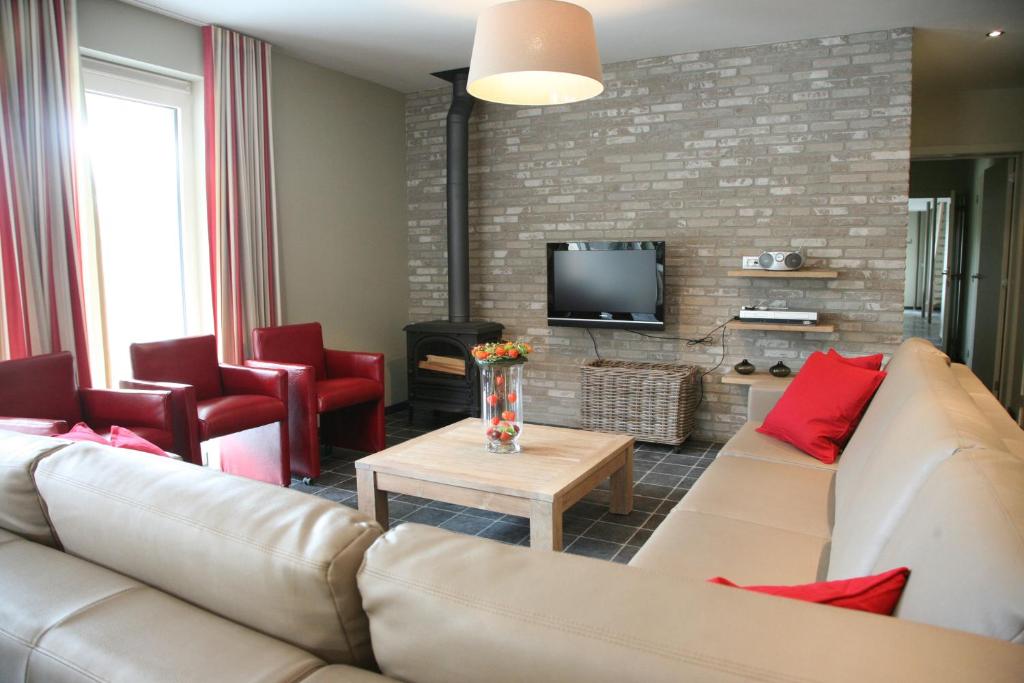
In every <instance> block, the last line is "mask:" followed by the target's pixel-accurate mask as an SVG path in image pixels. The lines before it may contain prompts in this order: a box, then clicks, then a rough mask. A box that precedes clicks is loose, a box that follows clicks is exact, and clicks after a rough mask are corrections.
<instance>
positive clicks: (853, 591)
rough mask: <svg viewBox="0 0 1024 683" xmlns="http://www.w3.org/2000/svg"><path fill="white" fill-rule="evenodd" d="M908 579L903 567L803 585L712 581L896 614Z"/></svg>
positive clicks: (746, 588)
mask: <svg viewBox="0 0 1024 683" xmlns="http://www.w3.org/2000/svg"><path fill="white" fill-rule="evenodd" d="M908 576H910V570H909V569H907V568H906V567H900V568H899V569H890V570H889V571H887V572H885V573H883V574H875V575H874V576H861V577H858V578H855V579H840V580H838V581H819V582H817V583H805V584H802V585H799V586H737V585H736V584H735V583H733V582H732V581H730V580H729V579H723V578H722V577H721V576H716V577H715V578H713V579H708V580H709V581H711V583H718V584H721V585H723V586H734V587H736V588H742V589H744V590H748V591H755V592H758V593H767V594H768V595H777V596H779V597H783V598H793V599H794V600H805V601H806V602H817V603H819V604H823V605H833V606H835V607H845V608H847V609H858V610H862V611H864V612H874V613H875V614H892V612H893V610H895V609H896V603H898V602H899V601H900V595H902V594H903V587H904V586H905V585H906V584H907V577H908Z"/></svg>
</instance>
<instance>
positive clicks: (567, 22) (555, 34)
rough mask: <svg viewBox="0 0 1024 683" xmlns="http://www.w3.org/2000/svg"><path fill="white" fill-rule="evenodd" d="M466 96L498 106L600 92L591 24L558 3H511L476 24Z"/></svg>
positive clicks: (524, 0)
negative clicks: (496, 103)
mask: <svg viewBox="0 0 1024 683" xmlns="http://www.w3.org/2000/svg"><path fill="white" fill-rule="evenodd" d="M466 89H467V90H468V91H469V94H470V95H472V96H473V97H476V98H479V99H481V100H488V101H490V102H501V103H503V104H524V105H539V104H565V103H567V102H578V101H579V100H585V99H588V98H590V97H594V96H595V95H600V94H601V92H602V91H603V90H604V84H603V83H602V82H601V58H600V56H599V55H598V53H597V39H596V38H595V37H594V19H593V17H591V16H590V12H588V11H587V10H585V9H583V8H582V7H580V6H579V5H574V4H572V3H569V2H559V0H515V1H514V2H505V3H501V4H499V5H492V6H491V7H488V8H487V9H485V10H484V11H483V12H482V13H481V14H480V17H479V18H478V19H477V22H476V37H475V39H474V40H473V56H472V58H471V59H470V62H469V82H468V84H467V86H466Z"/></svg>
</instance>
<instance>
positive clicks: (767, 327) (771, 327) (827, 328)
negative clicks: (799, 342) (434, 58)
mask: <svg viewBox="0 0 1024 683" xmlns="http://www.w3.org/2000/svg"><path fill="white" fill-rule="evenodd" d="M728 328H729V329H730V330H762V331H764V332H835V331H836V326H835V325H824V324H818V325H794V324H789V323H750V322H745V321H742V320H732V321H730V322H729V324H728Z"/></svg>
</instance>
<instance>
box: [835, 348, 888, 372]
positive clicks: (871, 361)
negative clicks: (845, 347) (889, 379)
mask: <svg viewBox="0 0 1024 683" xmlns="http://www.w3.org/2000/svg"><path fill="white" fill-rule="evenodd" d="M828 355H829V357H831V358H836V359H838V360H841V361H843V362H844V363H847V364H849V365H853V366H854V367H858V368H864V369H866V370H881V369H882V354H880V353H873V354H871V355H870V356H841V355H839V352H838V351H836V350H835V349H829V350H828Z"/></svg>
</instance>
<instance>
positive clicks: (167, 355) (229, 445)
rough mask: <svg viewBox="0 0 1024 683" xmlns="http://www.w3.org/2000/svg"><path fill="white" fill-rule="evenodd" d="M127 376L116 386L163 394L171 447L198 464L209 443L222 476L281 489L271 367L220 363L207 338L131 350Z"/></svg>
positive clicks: (281, 377) (283, 429)
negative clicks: (171, 426)
mask: <svg viewBox="0 0 1024 683" xmlns="http://www.w3.org/2000/svg"><path fill="white" fill-rule="evenodd" d="M131 359H132V375H133V378H132V379H131V380H130V381H125V382H121V386H123V387H132V388H159V389H167V390H169V391H170V392H171V404H172V407H173V412H174V420H175V422H176V425H175V427H176V428H175V435H176V437H177V439H178V442H177V443H176V444H175V447H176V448H178V449H179V450H178V451H177V452H178V453H180V454H181V456H182V457H183V458H185V459H186V460H188V461H189V462H192V463H195V464H197V465H201V464H202V463H203V457H202V453H201V451H200V446H199V444H200V443H201V442H211V443H210V444H209V445H210V446H211V450H213V451H214V452H216V453H217V455H218V458H219V461H220V468H221V469H222V470H223V471H225V472H230V473H232V474H238V475H241V476H243V477H249V478H250V479H259V480H261V481H266V482H269V483H271V484H278V485H280V486H288V484H289V483H291V475H290V473H289V469H288V407H287V403H286V398H287V388H286V383H285V374H284V373H283V372H281V371H279V370H265V369H256V368H245V367H241V366H237V365H224V364H221V363H219V362H218V360H217V341H216V338H215V337H213V336H212V335H209V336H204V337H186V338H184V339H171V340H168V341H160V342H150V343H145V344H132V345H131Z"/></svg>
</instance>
